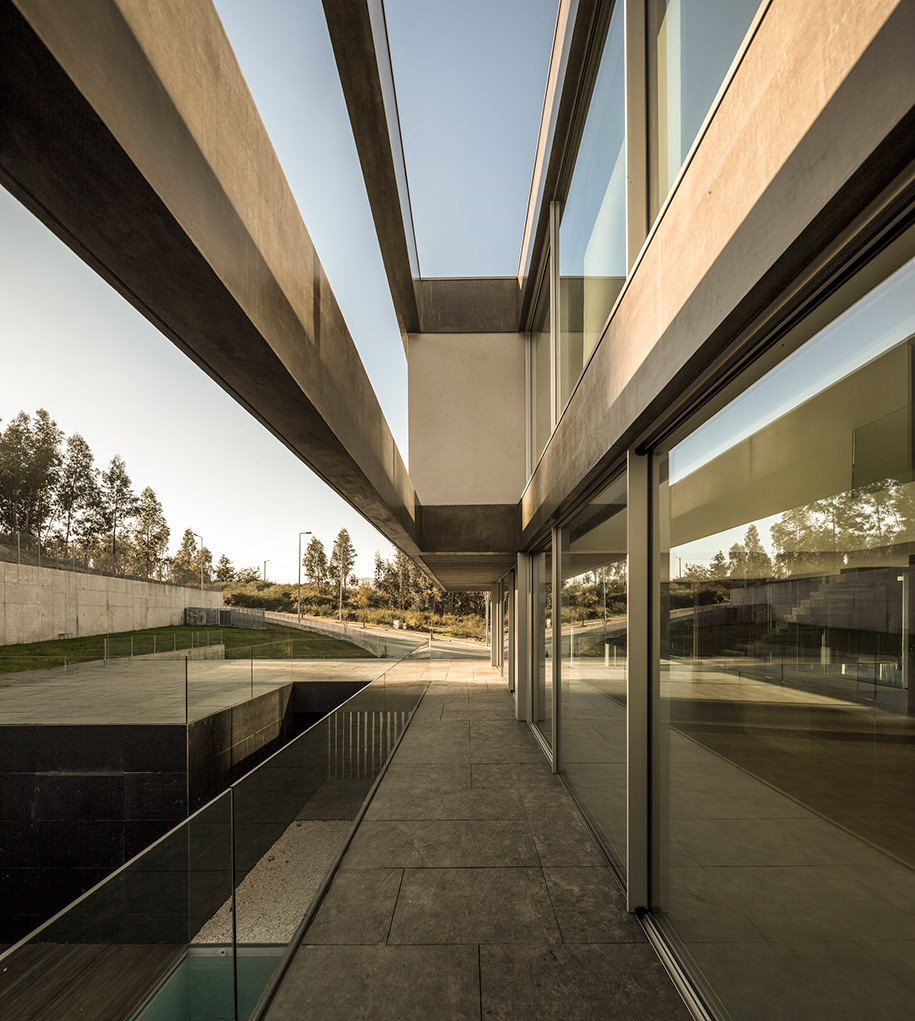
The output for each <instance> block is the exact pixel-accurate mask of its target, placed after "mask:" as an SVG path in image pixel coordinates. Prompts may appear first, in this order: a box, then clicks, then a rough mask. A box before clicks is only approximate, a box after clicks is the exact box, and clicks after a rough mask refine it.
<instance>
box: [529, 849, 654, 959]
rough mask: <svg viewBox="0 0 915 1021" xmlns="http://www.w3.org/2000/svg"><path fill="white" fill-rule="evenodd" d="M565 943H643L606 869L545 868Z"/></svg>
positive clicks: (634, 921)
mask: <svg viewBox="0 0 915 1021" xmlns="http://www.w3.org/2000/svg"><path fill="white" fill-rule="evenodd" d="M543 873H544V875H545V876H546V882H547V886H548V887H549V891H550V898H551V899H552V901H553V910H554V911H555V912H556V918H557V919H558V920H559V928H560V930H561V932H562V940H563V942H564V943H643V942H644V941H645V933H644V932H643V931H642V927H641V926H640V925H639V923H638V922H637V921H636V920H635V917H634V916H633V915H631V914H629V912H628V911H627V910H626V901H625V899H624V898H623V895H622V893H620V890H619V887H618V886H617V884H616V882H615V881H614V879H613V876H612V875H611V873H610V869H609V868H601V867H584V868H556V867H553V868H544V870H543Z"/></svg>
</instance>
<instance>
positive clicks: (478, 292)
mask: <svg viewBox="0 0 915 1021" xmlns="http://www.w3.org/2000/svg"><path fill="white" fill-rule="evenodd" d="M415 288H416V294H417V300H418V302H419V311H420V316H419V318H420V322H421V323H422V329H421V331H420V332H421V333H513V332H515V331H516V330H517V326H518V315H519V310H520V302H521V291H520V288H519V287H518V281H517V279H516V278H515V277H430V278H427V279H425V280H417V281H416V283H415Z"/></svg>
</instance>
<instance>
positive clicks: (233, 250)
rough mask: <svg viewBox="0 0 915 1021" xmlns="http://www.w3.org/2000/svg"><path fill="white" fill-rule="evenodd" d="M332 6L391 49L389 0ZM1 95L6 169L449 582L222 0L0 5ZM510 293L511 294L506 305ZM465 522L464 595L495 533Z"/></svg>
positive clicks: (398, 186)
mask: <svg viewBox="0 0 915 1021" xmlns="http://www.w3.org/2000/svg"><path fill="white" fill-rule="evenodd" d="M331 6H335V8H336V9H335V11H334V12H333V13H334V14H335V15H336V16H337V17H338V18H340V19H342V20H343V21H344V22H345V23H346V33H350V31H351V32H352V34H351V35H350V34H346V33H345V34H346V38H347V46H350V45H352V46H353V47H355V49H354V51H353V52H354V53H355V52H356V50H359V51H360V52H361V50H365V49H366V48H369V49H372V51H373V52H374V50H375V49H376V48H378V47H377V39H382V40H383V39H384V32H383V20H382V22H379V21H378V16H379V14H380V4H373V5H370V6H369V7H363V6H362V5H331ZM344 8H345V10H344ZM373 18H374V20H373ZM351 22H352V24H351ZM360 33H362V35H360ZM363 36H364V38H363ZM360 40H361V41H360ZM337 41H339V40H337ZM379 52H380V48H379ZM386 52H387V50H386V46H385V47H384V53H385V54H386ZM354 66H355V65H354ZM360 66H362V68H363V71H364V69H365V66H366V65H360ZM371 67H373V68H375V71H376V72H378V73H377V74H376V75H375V77H374V78H373V80H372V83H370V85H368V86H366V88H367V89H368V93H369V94H370V95H369V94H367V95H366V96H363V97H362V99H363V100H364V101H365V102H366V103H369V101H370V99H371V102H373V103H375V104H376V106H374V107H372V110H374V111H375V113H376V114H377V115H378V119H377V120H374V121H372V123H373V124H374V125H375V126H376V127H377V128H378V130H379V131H380V132H381V135H380V136H379V138H378V139H376V140H375V145H376V149H377V148H378V146H381V147H382V148H383V147H384V145H386V146H387V157H386V159H387V163H386V164H385V166H384V167H383V168H381V169H380V170H378V172H377V173H369V172H368V170H367V172H366V176H367V179H370V180H377V181H382V182H384V183H385V186H386V187H389V189H392V190H390V191H389V192H384V193H383V194H381V195H380V196H379V195H378V194H375V193H374V192H371V191H370V194H371V196H372V202H373V211H374V212H375V214H376V220H377V218H378V217H379V216H381V212H379V210H382V211H383V210H384V209H385V208H387V206H386V205H385V203H388V202H390V203H392V204H391V206H390V209H391V210H394V209H395V206H396V207H397V210H399V209H400V202H401V196H406V191H405V177H403V175H402V173H401V174H400V177H398V171H397V168H399V169H400V171H401V172H402V170H403V166H402V154H400V153H399V149H398V146H399V133H398V131H397V130H396V124H394V121H393V120H388V119H386V118H387V117H390V116H391V111H392V109H393V107H392V105H391V104H392V101H393V83H392V82H391V80H390V69H389V67H388V70H387V74H386V75H385V73H384V68H381V70H379V65H378V64H377V62H376V63H373V64H371ZM351 70H352V68H351ZM370 77H371V76H370ZM357 84H358V83H357ZM363 84H365V83H363ZM350 85H351V87H353V88H355V87H356V85H354V84H353V83H352V82H350ZM0 92H2V96H3V104H4V107H3V111H4V112H3V116H4V123H3V134H2V140H0V181H2V183H3V184H4V185H5V186H6V187H7V188H8V189H9V190H10V191H11V192H12V193H13V194H14V195H16V196H17V198H19V199H20V201H22V202H23V204H24V205H26V206H27V207H28V208H29V209H30V210H31V211H32V212H33V213H34V214H35V215H36V216H37V217H38V218H39V219H41V220H42V222H44V223H45V224H46V225H47V226H48V227H49V228H50V229H51V230H52V231H53V232H54V233H55V234H57V236H58V237H59V238H61V240H63V241H64V243H65V244H67V245H69V246H70V247H71V248H72V249H73V250H74V251H75V252H77V254H79V255H80V257H81V258H83V259H84V260H85V261H86V262H87V263H88V264H89V265H90V266H92V267H93V268H94V269H95V270H96V271H97V272H98V273H99V274H100V275H101V276H102V277H103V278H104V279H105V280H107V281H108V282H109V283H110V284H111V285H112V286H113V287H114V288H115V289H116V290H117V291H118V292H119V293H120V294H122V295H123V296H124V297H125V298H126V299H127V300H128V301H130V302H131V304H133V305H134V306H135V307H136V308H137V309H138V310H139V311H140V312H141V313H142V314H143V315H145V316H146V317H147V318H148V319H149V320H150V321H151V322H152V323H154V324H155V325H156V326H157V327H158V328H159V329H160V330H161V331H162V332H163V333H164V334H165V335H166V336H167V337H169V339H171V340H172V341H173V342H174V343H175V344H176V345H177V346H178V347H180V348H181V349H182V350H183V351H184V352H185V353H186V354H187V355H188V356H189V357H190V358H191V359H193V360H194V361H195V362H196V363H197V364H198V365H199V366H200V367H201V368H202V369H203V370H204V371H205V372H207V373H208V374H209V375H210V376H211V377H212V378H213V379H215V380H216V382H218V383H219V384H220V386H222V387H223V388H224V389H225V390H226V391H227V392H228V393H230V394H231V395H232V396H233V397H234V398H235V399H236V400H237V401H238V402H239V403H240V404H242V406H243V407H245V408H246V409H247V410H248V411H249V412H250V413H251V414H253V415H254V416H255V417H256V418H257V419H259V421H260V422H261V423H262V424H263V425H264V426H265V427H266V428H268V429H269V430H270V431H271V432H272V433H273V434H274V435H275V436H276V437H277V438H278V439H279V440H280V441H281V442H283V443H284V444H285V445H286V446H287V447H288V448H289V449H290V450H292V451H293V453H295V454H296V455H297V456H298V457H299V458H301V460H302V461H304V462H305V463H306V464H307V465H309V467H311V468H312V469H313V470H314V471H315V472H316V473H317V474H318V475H319V476H320V477H321V478H322V479H324V481H325V482H327V483H328V485H330V486H331V487H332V488H333V489H335V490H336V491H337V492H338V493H339V494H340V495H341V496H343V498H344V499H346V500H347V501H348V502H349V503H350V504H351V505H352V506H353V507H355V508H356V509H357V510H358V511H360V512H361V513H362V514H363V515H364V516H365V517H366V518H367V519H368V520H369V521H370V522H371V523H372V524H373V525H375V526H376V527H377V528H378V529H379V530H380V531H381V532H382V534H384V535H385V536H386V537H387V538H388V539H390V541H391V542H393V543H394V544H395V545H396V546H398V547H399V548H400V549H401V550H403V551H404V552H405V553H407V554H408V555H409V556H411V557H413V558H414V559H415V560H417V562H418V563H420V565H421V566H422V567H423V568H424V569H425V570H426V571H427V572H428V573H429V574H430V575H433V576H435V577H436V579H437V580H438V581H439V582H440V583H442V584H443V585H445V586H446V587H448V586H449V585H451V584H452V580H453V579H452V577H451V576H450V575H449V574H448V573H447V571H446V573H444V574H441V575H435V574H434V570H433V569H432V568H431V567H430V565H429V563H428V562H427V561H426V560H425V559H424V557H423V550H422V548H421V527H420V522H419V500H418V498H417V495H416V493H415V491H414V487H413V483H412V480H411V478H410V476H409V474H408V472H407V469H406V466H405V464H404V462H403V459H402V457H401V455H400V452H399V451H398V449H397V446H396V444H395V442H394V439H393V436H392V435H391V431H390V429H389V428H388V425H387V423H386V421H385V419H384V415H383V414H382V411H381V408H380V406H379V404H378V400H377V398H376V396H375V394H374V392H373V390H372V388H371V385H370V383H369V381H368V377H367V375H366V373H365V370H364V368H363V366H362V363H361V361H360V359H359V355H358V353H357V352H356V348H355V346H354V344H353V341H352V338H351V337H350V334H349V331H348V329H347V326H346V323H345V322H344V320H343V317H342V315H341V312H340V309H339V307H338V305H337V302H336V300H335V298H334V296H333V293H332V292H331V289H330V286H329V284H328V281H327V278H326V276H325V274H324V271H323V269H322V267H321V264H320V261H319V259H318V256H317V254H316V252H315V249H314V246H313V244H312V242H311V239H310V237H309V236H308V231H307V230H306V228H305V225H304V224H303V222H302V219H301V216H300V214H299V211H298V208H297V207H296V204H295V201H294V200H293V197H292V194H291V192H290V190H289V187H288V184H287V182H286V180H285V177H284V176H283V172H282V169H281V167H280V165H279V162H278V160H277V158H276V155H275V153H274V151H273V148H272V146H271V144H270V140H269V138H268V137H267V134H266V131H265V129H264V126H263V124H262V122H261V119H260V116H259V114H258V112H257V109H256V107H255V105H254V102H253V100H252V98H251V96H250V94H249V92H248V89H247V86H246V84H245V81H244V78H243V77H242V74H241V72H240V70H239V67H238V64H237V62H236V59H235V55H234V54H233V52H232V49H231V47H230V45H229V42H228V40H227V38H226V36H225V32H224V31H223V28H222V25H221V23H220V21H219V18H218V16H217V14H216V11H215V9H214V8H213V6H212V4H211V3H210V2H209V0H184V2H182V3H181V4H177V5H169V6H167V7H166V6H163V5H161V4H148V3H146V2H145V0H72V2H68V3H66V4H53V3H47V2H45V0H0ZM372 97H374V98H372ZM376 107H377V109H376ZM394 115H396V110H395V111H394ZM372 117H374V114H372ZM372 117H370V118H369V120H372ZM389 123H390V124H391V125H392V128H391V130H389V129H388V124H389ZM382 143H383V144H382ZM392 147H393V148H392ZM364 150H365V147H364V146H361V147H360V153H361V155H362V158H363V166H364V168H368V167H370V165H371V159H370V158H369V157H367V156H366V155H365V151H364ZM394 150H397V153H396V154H395V152H394ZM373 152H375V150H373ZM376 155H377V153H376ZM395 155H396V161H395ZM374 158H375V157H374V156H373V157H372V159H374ZM395 162H396V166H395ZM395 200H396V201H395ZM403 202H404V203H408V199H406V198H404V199H403ZM403 208H406V206H404V207H403ZM392 215H393V214H392ZM392 224H393V226H392V228H391V229H392V230H393V231H394V233H396V229H395V228H398V226H399V230H400V239H399V246H400V247H399V248H398V254H397V256H396V258H394V257H392V256H391V254H390V251H389V249H390V245H388V246H387V247H385V245H384V244H383V248H384V249H385V263H386V266H387V268H388V273H389V277H390V278H391V279H392V280H394V281H395V282H394V283H392V290H393V291H394V293H395V303H396V304H397V307H398V315H399V317H400V319H401V328H402V329H403V330H404V332H405V335H406V330H408V329H419V327H420V326H421V323H420V321H419V319H418V313H417V311H416V308H415V295H414V291H413V278H414V275H415V272H418V270H414V266H415V252H413V254H412V255H411V251H412V248H411V245H408V242H407V234H406V233H405V232H404V230H403V217H402V214H401V212H400V211H397V215H396V216H395V217H394V218H393V220H392ZM380 233H382V234H384V231H380ZM409 237H410V238H412V228H411V230H410V232H409ZM411 244H412V242H411ZM395 247H396V246H395ZM392 267H393V269H392ZM395 270H396V272H395ZM398 273H400V274H401V277H402V279H401V278H400V277H398V276H397V274H398ZM397 280H399V281H400V282H399V283H397V282H396V281H397ZM509 283H510V284H511V282H509ZM513 288H514V291H516V290H517V288H516V286H514V285H512V286H510V287H509V288H508V289H507V291H506V288H505V287H504V286H503V287H502V290H503V291H506V293H508V294H509V304H512V302H513V301H514V298H512V297H511V294H512V289H513ZM497 290H498V288H497ZM487 301H488V303H489V304H488V305H487V308H488V307H489V305H491V304H492V301H491V296H490V297H489V298H487ZM496 305H497V306H498V308H500V309H501V307H502V305H501V303H500V302H498V301H497V302H496ZM498 314H499V315H501V312H498ZM487 315H488V313H487ZM433 531H434V529H433ZM462 534H463V535H464V545H463V546H462V547H461V550H460V552H461V553H462V554H464V555H465V560H466V564H465V568H464V569H462V571H461V572H460V584H461V586H462V587H463V586H464V585H466V584H467V582H468V568H469V564H470V561H471V560H472V558H473V555H474V554H475V553H478V552H479V553H489V552H491V549H492V537H491V536H487V535H482V536H475V535H472V534H471V535H468V534H467V529H466V527H465V528H464V529H463V531H462ZM443 542H445V544H446V545H447V542H448V540H447V537H445V538H444V539H436V540H435V541H434V545H435V546H436V547H440V546H441V545H442V543H443ZM504 552H508V551H504ZM442 566H443V567H446V566H447V565H442ZM492 569H493V565H492V563H491V558H490V557H488V556H484V557H481V558H480V560H479V562H478V569H477V571H476V573H473V572H471V573H472V574H473V579H472V584H473V586H474V587H478V588H482V587H486V586H488V585H490V584H492V583H493V582H494V581H495V580H496V579H495V578H493V577H492V573H491V572H492Z"/></svg>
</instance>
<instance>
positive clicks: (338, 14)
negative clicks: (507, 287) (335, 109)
mask: <svg viewBox="0 0 915 1021" xmlns="http://www.w3.org/2000/svg"><path fill="white" fill-rule="evenodd" d="M324 17H325V20H326V21H327V29H328V31H329V32H330V41H331V45H332V46H333V49H334V58H335V59H336V62H337V70H338V72H339V75H340V83H341V85H342V86H343V95H344V98H345V99H346V108H347V110H348V111H349V118H350V124H351V125H352V129H353V138H354V139H355V142H356V151H357V152H358V153H359V162H360V163H361V164H362V176H363V178H364V179H365V188H366V192H367V194H368V199H369V206H370V207H371V210H372V218H373V220H374V221H375V232H376V233H377V235H378V244H379V245H380V247H381V258H382V261H383V262H384V268H385V273H386V274H387V278H388V286H389V287H390V289H391V297H392V298H393V299H394V311H395V313H396V315H397V322H398V324H399V325H400V332H401V334H402V335H403V340H404V349H406V343H407V333H410V332H415V331H416V330H418V329H419V315H418V311H417V301H416V296H415V295H414V292H413V280H414V279H415V278H417V277H419V259H418V256H417V253H416V240H415V237H414V233H413V214H412V212H411V210H410V195H409V189H408V187H407V171H406V165H405V163H404V156H403V147H402V144H401V138H400V121H399V119H398V116H397V100H396V97H395V94H394V75H393V72H392V70H391V56H390V53H389V51H388V39H387V31H386V28H385V22H384V7H383V5H382V3H381V0H353V2H350V3H339V2H337V0H324Z"/></svg>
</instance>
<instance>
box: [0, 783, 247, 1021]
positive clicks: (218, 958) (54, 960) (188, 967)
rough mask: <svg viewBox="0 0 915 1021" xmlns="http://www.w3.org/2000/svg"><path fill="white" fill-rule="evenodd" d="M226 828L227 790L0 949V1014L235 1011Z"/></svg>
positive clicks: (173, 1019) (172, 1019)
mask: <svg viewBox="0 0 915 1021" xmlns="http://www.w3.org/2000/svg"><path fill="white" fill-rule="evenodd" d="M231 833H232V830H231V797H230V795H229V794H228V793H225V794H223V795H222V797H220V798H218V799H217V800H215V801H213V802H211V803H210V804H209V805H207V806H206V808H204V809H202V810H201V811H200V812H198V813H196V814H195V815H193V816H191V818H190V819H188V820H186V821H185V822H184V823H182V825H181V826H180V827H178V828H177V829H175V830H173V831H172V832H170V833H168V834H166V836H164V837H162V838H161V839H160V840H158V841H157V842H156V843H155V844H153V845H152V846H151V847H149V848H148V849H147V850H146V851H144V852H143V853H142V854H141V855H139V856H138V857H137V858H135V859H133V861H131V862H129V863H128V864H127V865H125V866H123V867H122V868H121V869H120V870H119V871H118V872H116V873H114V874H113V875H112V876H110V877H109V878H108V879H107V880H105V881H104V882H103V883H102V884H100V885H99V886H97V887H95V888H94V889H93V890H90V891H89V892H88V893H87V894H85V895H84V896H83V897H82V898H80V899H79V900H78V901H76V902H75V903H74V904H72V905H71V906H70V907H69V908H68V909H67V910H66V911H65V912H63V913H61V914H60V915H58V916H56V917H55V918H53V919H51V921H50V922H48V923H47V924H46V925H44V926H42V927H41V928H40V929H38V930H36V931H35V933H34V934H33V935H31V936H30V937H29V939H28V940H27V941H25V942H23V943H21V944H19V945H18V946H16V947H14V948H12V949H11V950H10V951H9V952H8V953H7V954H6V955H4V956H2V957H0V974H2V976H3V978H2V981H0V1017H3V1018H27V1017H28V1018H60V1017H87V1018H88V1017H93V1018H102V1017H104V1018H123V1017H134V1016H138V1017H143V1018H148V1019H158V1018H168V1019H169V1021H183V1019H188V1021H190V1019H192V1018H200V1017H226V1018H231V1017H233V1016H234V982H235V979H234V961H233V947H232V939H231V932H229V933H228V934H227V935H225V936H223V937H222V938H203V937H201V927H202V926H203V925H204V923H205V921H206V919H208V918H209V917H210V915H212V913H213V912H214V911H216V910H217V909H218V907H219V905H220V904H222V902H223V901H224V900H225V899H226V898H228V897H231V893H232V839H231ZM50 872H51V870H49V875H48V880H47V881H50V879H51V878H53V877H52V875H51V874H50ZM164 976H169V981H168V983H167V986H166V987H165V988H162V987H161V985H160V983H161V980H162V979H163V977H164ZM144 1004H146V1007H145V1010H144V1009H142V1008H143V1005H144ZM134 1011H138V1013H137V1014H134Z"/></svg>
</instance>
